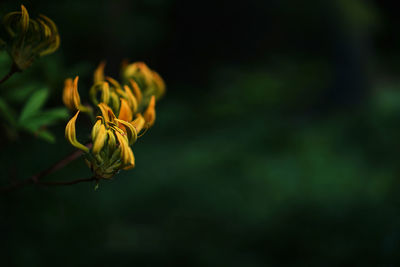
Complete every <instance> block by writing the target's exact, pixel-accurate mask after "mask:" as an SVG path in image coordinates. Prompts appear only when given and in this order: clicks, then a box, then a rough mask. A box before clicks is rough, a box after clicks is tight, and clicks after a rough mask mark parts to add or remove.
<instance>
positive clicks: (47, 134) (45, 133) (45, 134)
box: [36, 130, 56, 143]
mask: <svg viewBox="0 0 400 267" xmlns="http://www.w3.org/2000/svg"><path fill="white" fill-rule="evenodd" d="M36 135H37V136H38V137H40V138H42V139H43V140H45V141H47V142H49V143H54V142H55V141H56V138H55V136H54V135H53V134H52V133H51V132H49V131H46V130H43V131H39V132H36Z"/></svg>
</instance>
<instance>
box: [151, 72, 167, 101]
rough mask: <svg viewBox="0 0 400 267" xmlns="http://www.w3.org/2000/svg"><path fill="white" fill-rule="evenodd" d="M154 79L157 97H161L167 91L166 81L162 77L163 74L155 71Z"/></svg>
mask: <svg viewBox="0 0 400 267" xmlns="http://www.w3.org/2000/svg"><path fill="white" fill-rule="evenodd" d="M153 81H154V83H155V85H156V92H155V94H156V98H157V99H159V98H160V97H162V96H163V95H164V93H165V82H164V80H163V79H162V78H161V76H160V75H159V74H158V73H157V72H155V71H153Z"/></svg>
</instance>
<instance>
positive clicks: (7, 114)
mask: <svg viewBox="0 0 400 267" xmlns="http://www.w3.org/2000/svg"><path fill="white" fill-rule="evenodd" d="M0 117H3V118H4V119H5V120H7V121H8V122H9V123H10V124H11V125H14V126H15V125H17V122H16V118H15V114H14V112H13V111H12V109H11V108H10V107H9V106H8V104H7V103H6V102H5V101H4V100H3V99H2V98H0Z"/></svg>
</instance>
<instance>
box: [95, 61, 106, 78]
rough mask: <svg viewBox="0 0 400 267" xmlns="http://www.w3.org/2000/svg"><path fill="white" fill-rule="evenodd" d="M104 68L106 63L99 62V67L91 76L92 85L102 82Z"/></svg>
mask: <svg viewBox="0 0 400 267" xmlns="http://www.w3.org/2000/svg"><path fill="white" fill-rule="evenodd" d="M105 67H106V62H105V61H102V62H100V64H99V66H98V67H97V69H96V70H95V71H94V74H93V80H94V83H98V82H102V81H104V68H105Z"/></svg>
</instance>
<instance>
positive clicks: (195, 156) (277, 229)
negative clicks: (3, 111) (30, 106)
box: [0, 0, 400, 267]
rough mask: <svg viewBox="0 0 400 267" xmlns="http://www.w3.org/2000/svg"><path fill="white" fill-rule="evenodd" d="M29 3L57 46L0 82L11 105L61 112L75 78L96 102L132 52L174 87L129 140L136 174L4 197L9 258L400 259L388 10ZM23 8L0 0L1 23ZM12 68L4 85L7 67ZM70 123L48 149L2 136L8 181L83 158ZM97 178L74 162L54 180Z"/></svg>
mask: <svg viewBox="0 0 400 267" xmlns="http://www.w3.org/2000/svg"><path fill="white" fill-rule="evenodd" d="M21 3H23V4H24V5H25V6H26V7H27V9H28V10H29V12H30V14H31V15H32V16H33V17H35V16H36V15H38V14H40V13H43V14H45V15H47V16H49V17H50V18H52V19H53V20H54V21H55V22H56V24H57V25H58V28H59V31H60V35H61V47H60V49H59V50H58V51H57V52H56V53H55V54H53V55H50V56H47V57H44V58H42V59H40V60H39V61H38V62H36V63H35V64H34V65H33V66H32V67H31V68H30V69H28V70H27V71H26V72H24V73H21V74H16V75H15V76H13V77H12V78H11V79H10V80H9V81H7V82H6V83H4V84H1V85H0V89H1V90H0V96H1V97H3V98H5V99H9V101H10V105H11V106H12V107H13V108H15V109H16V110H18V109H19V108H20V106H19V105H20V104H18V103H19V102H18V99H23V98H24V97H26V96H25V95H23V94H30V93H32V92H34V91H35V90H39V89H41V88H43V87H45V88H48V89H49V91H50V95H49V100H48V101H47V102H46V108H53V107H59V106H60V105H61V92H62V87H63V80H64V79H65V78H67V77H71V76H75V75H79V76H80V85H79V90H80V92H81V94H82V95H83V97H84V95H85V91H86V90H88V88H90V86H91V80H92V72H93V70H94V69H95V68H96V66H97V64H98V63H99V62H100V61H101V60H106V61H107V67H106V72H107V74H109V75H111V76H114V77H118V75H119V67H120V64H121V61H122V60H124V59H128V60H130V61H144V62H146V63H147V64H148V65H149V66H150V67H151V68H153V69H155V70H156V71H157V72H159V73H160V74H161V76H162V77H163V78H164V79H165V81H166V84H167V94H166V96H165V97H164V98H163V99H162V100H161V101H160V102H159V103H158V106H157V121H156V124H155V126H154V128H152V129H151V130H150V131H149V132H148V133H147V134H146V135H145V136H144V137H143V138H141V139H140V140H139V141H138V142H137V143H136V144H135V145H134V148H133V149H134V154H135V156H136V167H135V169H133V170H131V171H124V172H121V173H120V174H119V175H118V176H116V177H115V179H113V180H112V181H104V182H102V183H101V184H100V187H99V189H98V190H97V191H95V190H94V185H93V184H89V183H82V184H78V185H74V186H70V187H51V188H49V187H38V186H30V187H26V188H23V189H20V190H18V191H15V192H12V193H7V194H2V195H0V240H1V241H0V242H1V252H0V255H1V265H2V266H249V267H253V266H254V267H255V266H399V265H400V254H399V251H400V195H399V191H400V190H399V186H400V168H399V164H398V162H399V149H400V138H399V135H400V80H399V74H400V64H399V62H400V61H399V59H400V39H399V36H400V35H399V34H398V29H399V27H400V21H399V20H398V10H397V9H396V6H395V5H394V4H391V1H378V0H375V1H372V0H370V1H368V0H363V1H362V0H337V1H319V0H304V1H290V0H264V1H260V0H247V1H241V2H239V1H238V2H235V1H211V0H204V1H201V2H193V1H185V0H146V1H144V0H134V1H128V0H113V1H105V0H96V1H94V0H88V1H81V0H68V1H67V0H58V1H54V0H42V1H21ZM21 3H19V2H18V1H14V0H3V1H1V2H0V15H1V16H2V15H4V14H5V13H7V12H10V11H13V10H18V9H19V5H20V4H21ZM0 59H1V60H0V71H1V72H0V74H1V75H3V73H4V74H5V73H6V72H7V69H8V66H9V64H10V59H9V58H8V57H7V55H6V54H5V53H4V52H3V53H1V54H0ZM26 87H29V90H28V89H26ZM21 88H22V89H21ZM23 88H25V89H23ZM18 92H25V93H18ZM21 94H22V95H21ZM65 123H66V120H62V121H60V122H59V123H57V124H54V125H49V130H51V132H52V133H53V134H55V141H54V143H50V142H48V141H46V140H43V139H41V138H36V137H35V136H33V135H32V134H28V133H26V132H23V131H22V132H18V133H11V134H10V133H8V134H5V133H7V132H8V130H7V129H9V127H8V126H7V122H6V121H5V120H4V119H3V120H2V122H1V125H2V126H1V127H2V128H1V131H2V134H1V136H2V138H1V139H2V140H0V149H1V156H0V158H1V163H0V164H1V165H0V166H1V175H0V176H1V183H2V184H4V185H6V184H8V183H9V179H10V177H11V178H12V179H23V178H26V177H29V176H30V175H32V174H34V173H37V172H39V171H40V170H42V169H44V168H46V167H47V166H49V165H50V164H52V163H53V162H55V161H57V160H58V159H60V158H62V157H64V156H65V155H67V154H68V153H70V152H72V151H73V148H72V147H71V146H70V145H69V144H68V143H67V142H66V141H65V140H64V137H63V134H64V126H65ZM89 130H90V126H89V125H86V124H85V123H84V122H83V123H81V124H80V125H79V126H78V131H81V132H83V133H85V132H88V131H89ZM7 136H8V137H10V136H12V138H11V139H10V138H6V137H7ZM85 177H90V171H89V170H88V168H87V167H86V166H85V164H84V162H83V161H82V160H77V161H76V162H73V163H72V164H70V165H69V166H68V167H67V168H65V169H63V170H60V171H59V172H57V173H54V174H52V175H50V176H48V177H47V178H46V179H47V180H63V179H64V180H71V179H77V178H85Z"/></svg>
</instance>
